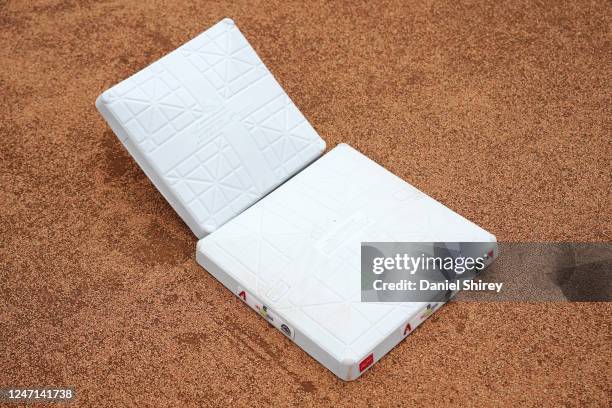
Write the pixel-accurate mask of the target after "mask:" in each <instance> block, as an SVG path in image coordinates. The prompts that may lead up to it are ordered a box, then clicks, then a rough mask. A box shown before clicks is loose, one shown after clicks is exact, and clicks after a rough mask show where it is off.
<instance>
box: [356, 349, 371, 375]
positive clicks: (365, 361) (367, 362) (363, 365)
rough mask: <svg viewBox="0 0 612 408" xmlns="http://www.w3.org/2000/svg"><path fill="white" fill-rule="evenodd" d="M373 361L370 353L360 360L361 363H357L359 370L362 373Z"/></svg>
mask: <svg viewBox="0 0 612 408" xmlns="http://www.w3.org/2000/svg"><path fill="white" fill-rule="evenodd" d="M373 362H374V354H370V355H369V356H367V357H366V358H364V359H363V360H361V363H359V372H360V373H362V372H363V370H365V369H366V368H368V367H369V366H371V365H372V363H373Z"/></svg>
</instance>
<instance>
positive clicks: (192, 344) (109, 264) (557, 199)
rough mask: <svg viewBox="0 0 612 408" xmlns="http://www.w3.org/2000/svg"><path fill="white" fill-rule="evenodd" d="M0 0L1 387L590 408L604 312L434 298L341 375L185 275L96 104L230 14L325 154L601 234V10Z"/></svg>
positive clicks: (491, 209)
mask: <svg viewBox="0 0 612 408" xmlns="http://www.w3.org/2000/svg"><path fill="white" fill-rule="evenodd" d="M504 3H508V4H505V5H502V4H501V2H495V1H490V2H484V1H470V2H457V1H448V2H433V1H410V2H406V1H398V2H392V1H384V2H381V3H380V4H379V5H376V6H372V5H368V3H366V2H355V1H347V2H341V3H335V4H328V3H326V2H320V3H311V4H307V5H303V4H300V3H291V4H289V3H287V2H284V1H282V2H280V1H279V2H268V1H256V2H248V3H247V2H227V3H224V2H216V1H215V2H202V3H199V4H196V3H193V4H187V3H183V2H175V1H172V2H171V1H168V2H161V1H141V2H138V1H106V2H94V1H37V2H34V1H31V2H30V1H8V2H7V1H0V33H1V35H0V54H1V59H0V102H1V104H0V185H1V186H2V192H1V194H0V234H1V235H0V384H1V385H19V386H32V385H51V386H60V385H71V386H74V387H75V388H76V390H77V393H78V402H79V403H80V405H83V406H147V405H148V406H170V405H179V404H180V405H185V406H196V405H220V404H223V405H230V404H231V405H236V406H245V405H248V406H260V405H269V404H274V405H281V406H292V405H293V406H298V405H299V406H302V405H305V406H311V405H315V404H317V405H319V404H320V405H333V406H342V405H349V406H352V407H360V406H378V405H380V406H387V405H400V404H401V403H405V404H409V405H413V404H423V405H429V406H432V405H436V406H439V405H450V404H462V405H463V404H466V405H473V406H475V405H484V406H491V405H511V406H517V405H521V406H533V405H538V406H539V405H550V406H561V405H568V406H603V407H607V406H609V405H610V395H611V387H610V384H611V383H612V379H611V377H612V375H611V368H610V361H612V352H611V343H612V340H611V330H610V323H611V316H612V305H610V304H605V303H600V304H584V303H573V304H571V303H539V304H495V303H481V304H471V303H470V304H465V303H454V304H450V305H448V306H447V307H444V308H443V309H442V310H441V311H440V312H439V313H438V314H436V315H435V316H434V317H433V318H432V319H430V320H429V321H428V322H426V323H425V324H424V325H423V326H422V327H421V328H419V329H418V330H417V331H416V332H415V333H414V334H413V335H411V336H410V337H409V338H408V340H407V341H405V342H403V343H402V344H401V345H399V346H398V347H397V348H395V349H394V350H393V351H392V352H391V353H389V354H388V355H387V356H386V357H385V358H384V359H382V360H381V361H380V362H379V363H378V364H377V365H376V366H375V367H373V369H372V370H370V371H369V372H368V373H366V375H364V376H363V377H362V378H361V379H360V380H359V381H356V382H351V383H344V382H342V381H340V380H338V379H337V378H336V377H334V376H333V375H332V374H331V373H330V372H328V371H327V370H326V369H324V368H323V367H322V366H321V365H319V364H318V363H316V362H315V361H314V360H312V359H311V358H310V357H309V356H308V355H307V354H306V353H305V352H303V351H302V350H301V349H299V348H298V347H296V346H295V345H293V344H291V343H290V342H289V341H288V340H287V339H286V338H284V337H283V335H282V334H280V333H279V332H277V331H276V330H275V329H273V328H272V327H271V326H268V325H267V324H266V323H265V322H264V321H263V319H261V318H259V317H258V316H257V315H256V314H255V313H253V312H251V311H250V310H248V309H247V308H246V307H244V306H243V305H241V304H240V302H239V300H238V299H237V298H234V297H233V295H232V294H231V293H230V292H229V291H227V290H225V289H224V288H223V287H222V286H221V284H220V283H218V282H217V281H216V280H215V279H214V278H212V277H211V276H210V275H208V274H207V273H206V272H205V271H204V270H203V269H202V268H200V267H199V266H198V265H197V264H196V262H195V259H194V249H195V242H196V241H195V238H194V237H193V236H192V235H191V233H190V231H189V230H188V229H187V227H186V226H185V225H184V224H183V223H182V222H181V220H180V219H179V218H178V216H177V215H176V214H175V213H174V212H173V211H172V209H171V208H170V206H169V205H168V204H167V203H166V202H165V201H164V199H163V198H162V196H161V195H160V194H159V193H158V192H157V191H156V190H155V188H154V187H153V186H152V185H151V183H150V182H149V180H148V179H147V178H146V177H145V176H144V174H143V173H142V171H141V170H140V169H139V168H138V167H137V165H136V164H135V162H134V161H133V160H132V159H131V158H130V156H129V155H128V154H127V153H126V152H125V151H124V150H123V148H122V147H121V145H120V143H119V142H118V141H117V139H116V138H115V136H114V135H113V133H112V132H111V131H110V129H109V127H108V126H107V125H106V123H104V121H103V120H102V118H101V117H100V115H99V114H98V113H97V111H96V110H95V108H94V100H95V98H96V96H97V95H98V94H99V93H100V92H102V91H103V90H104V89H106V88H108V87H109V86H111V85H113V84H115V83H116V82H118V81H119V80H121V79H123V78H126V77H127V76H129V75H130V74H132V73H134V72H136V71H137V70H139V69H141V68H143V67H144V66H146V65H147V64H149V63H151V62H153V61H154V60H156V59H157V58H159V57H161V56H162V55H164V54H166V53H167V52H169V51H171V50H172V49H174V48H176V47H177V46H179V45H180V44H182V43H183V42H185V41H186V40H188V39H190V38H191V37H193V36H195V35H196V34H198V33H199V32H201V31H203V30H204V29H206V28H208V27H209V26H210V25H212V24H213V23H215V22H216V21H218V20H220V19H221V18H223V17H226V16H227V17H232V18H233V19H234V20H235V21H236V23H237V24H238V26H239V27H240V28H241V30H242V31H243V33H244V34H245V35H246V37H247V38H248V39H249V41H250V42H251V44H252V45H253V46H254V48H255V49H256V50H257V51H258V53H259V54H260V56H261V58H262V59H263V61H264V62H265V63H266V64H267V66H268V67H269V68H270V70H271V71H272V72H273V73H274V74H275V76H276V77H277V79H278V80H279V82H280V83H281V84H282V85H283V86H284V87H285V89H286V91H287V92H288V93H289V95H291V97H292V98H293V100H294V101H295V103H296V104H297V105H298V106H299V107H300V109H301V110H302V111H303V112H304V114H305V116H306V117H307V118H308V119H309V120H310V121H311V122H312V124H313V125H314V127H315V128H316V129H317V130H318V131H319V133H320V134H321V136H322V137H323V138H324V139H325V140H326V141H327V144H328V148H332V147H333V146H335V145H336V144H337V143H340V142H346V143H349V144H351V145H353V146H355V147H356V148H357V149H359V150H361V151H362V152H364V153H365V154H367V155H368V156H370V157H372V158H373V159H375V160H376V161H378V162H379V163H381V164H382V165H384V166H386V167H387V168H388V169H390V170H391V171H393V172H395V173H396V174H398V175H399V176H401V177H402V178H404V179H405V180H407V181H408V182H410V183H412V184H413V185H415V186H416V187H418V188H420V189H421V190H423V191H424V192H426V193H427V194H429V195H431V196H432V197H434V198H436V199H438V200H440V201H441V202H442V203H444V204H446V205H447V206H448V207H450V208H452V209H454V210H455V211H457V212H459V213H460V214H462V215H464V216H466V217H467V218H469V219H471V220H473V221H474V222H476V223H478V224H480V225H482V226H483V227H485V228H486V229H488V230H489V231H491V232H493V233H494V234H496V235H497V237H498V239H500V240H510V241H528V240H539V241H542V240H548V241H609V240H610V235H611V230H610V225H611V222H610V221H611V220H610V216H611V211H610V173H611V171H610V170H611V168H610V157H611V156H612V155H611V149H610V144H611V143H610V134H611V126H610V118H611V108H610V107H611V106H612V103H611V102H612V101H611V99H612V98H611V93H612V91H611V89H612V87H611V85H612V83H611V82H612V81H611V77H610V71H611V70H610V68H611V67H610V61H611V60H612V51H611V50H612V48H611V47H610V30H609V28H610V23H611V14H612V13H611V9H610V3H608V2H605V1H573V2H569V1H568V2H559V1H525V2H523V1H516V2H504Z"/></svg>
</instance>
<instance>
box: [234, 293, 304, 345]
mask: <svg viewBox="0 0 612 408" xmlns="http://www.w3.org/2000/svg"><path fill="white" fill-rule="evenodd" d="M237 294H238V297H239V298H240V299H241V300H242V301H243V302H244V303H246V304H247V305H248V306H249V307H250V308H251V309H253V310H255V311H256V312H257V313H258V314H259V315H260V316H261V317H263V318H264V319H266V320H267V321H268V323H270V324H271V325H272V326H274V327H276V328H277V329H278V330H280V331H281V332H282V333H283V334H284V335H285V336H287V337H289V338H290V339H293V336H294V334H295V333H294V331H293V329H292V328H291V326H289V325H288V324H287V323H285V322H284V321H283V320H282V319H281V318H280V317H278V315H276V313H274V312H273V311H272V310H270V308H269V307H268V306H267V305H265V304H263V303H262V302H260V301H259V300H257V299H256V298H255V297H254V296H253V295H251V294H250V293H249V292H247V291H246V290H244V289H242V288H238V291H237Z"/></svg>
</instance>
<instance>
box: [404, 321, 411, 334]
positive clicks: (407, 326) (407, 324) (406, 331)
mask: <svg viewBox="0 0 612 408" xmlns="http://www.w3.org/2000/svg"><path fill="white" fill-rule="evenodd" d="M411 331H412V327H411V326H410V323H406V328H405V329H404V336H405V335H407V334H408V333H410V332H411Z"/></svg>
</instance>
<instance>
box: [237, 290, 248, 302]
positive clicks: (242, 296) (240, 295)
mask: <svg viewBox="0 0 612 408" xmlns="http://www.w3.org/2000/svg"><path fill="white" fill-rule="evenodd" d="M238 296H239V297H241V298H242V300H244V301H245V302H246V292H245V291H244V290H243V291H242V292H240V293H239V294H238Z"/></svg>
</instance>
